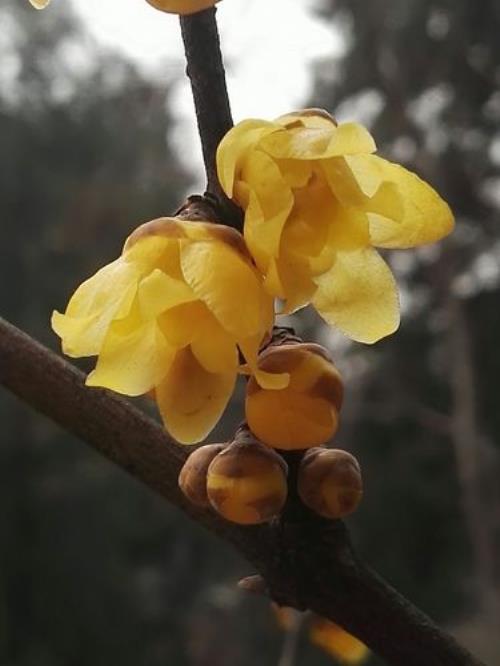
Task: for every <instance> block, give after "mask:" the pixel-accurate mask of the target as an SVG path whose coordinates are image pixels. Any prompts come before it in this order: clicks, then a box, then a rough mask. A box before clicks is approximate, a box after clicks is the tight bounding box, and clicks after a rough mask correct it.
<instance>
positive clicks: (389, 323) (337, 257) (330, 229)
mask: <svg viewBox="0 0 500 666" xmlns="http://www.w3.org/2000/svg"><path fill="white" fill-rule="evenodd" d="M375 150H376V146H375V142H374V140H373V138H372V137H371V135H370V134H369V132H368V131H367V130H366V129H365V128H364V127H362V126H361V125H358V124H357V123H343V124H340V125H338V124H337V123H336V121H335V120H334V119H333V118H332V117H331V116H330V115H329V114H327V113H326V112H325V111H322V110H318V109H306V110H304V111H299V112H296V113H290V114H288V115H285V116H281V117H280V118H278V119H277V120H275V121H274V122H267V121H265V120H244V121H243V122H241V123H239V124H238V125H236V126H235V127H234V128H233V129H231V130H230V131H229V132H228V134H227V135H226V136H225V137H224V139H223V140H222V142H221V144H220V146H219V149H218V153H217V168H218V174H219V179H220V181H221V184H222V187H223V188H224V191H225V192H226V194H227V195H228V196H229V197H231V198H233V199H234V201H236V202H237V203H238V204H239V205H240V206H241V207H242V208H243V209H244V211H245V228H244V236H245V241H246V243H247V246H248V248H249V250H250V252H251V254H252V256H253V257H254V259H255V262H256V264H257V266H258V267H259V269H260V270H261V271H262V273H263V274H264V276H265V286H266V289H267V290H268V292H269V293H270V294H271V295H273V296H275V297H278V298H281V299H283V301H284V302H285V303H284V312H286V313H290V312H293V311H295V310H297V309H298V308H300V307H302V306H304V305H306V304H308V303H312V304H313V306H314V307H315V308H316V310H317V311H318V312H319V314H320V315H321V316H322V317H323V318H324V319H325V320H326V321H327V322H328V323H329V324H330V325H333V326H336V327H338V328H339V329H340V330H341V331H343V332H344V333H345V334H346V335H348V336H349V337H351V338H353V339H355V340H358V341H361V342H367V343H371V342H375V341H377V340H379V339H380V338H383V337H384V336H386V335H389V334H390V333H392V332H394V331H395V330H396V328H397V327H398V325H399V301H398V293H397V287H396V283H395V280H394V277H393V275H392V273H391V271H390V269H389V267H388V266H387V264H386V263H385V262H384V260H383V259H382V258H381V257H380V255H379V254H378V252H377V251H376V250H375V249H374V248H409V247H414V246H417V245H422V244H425V243H431V242H434V241H436V240H439V239H440V238H442V237H443V236H445V235H446V234H448V233H449V232H450V231H451V230H452V228H453V217H452V214H451V211H450V209H449V207H448V206H447V204H446V203H445V202H444V201H443V200H442V199H441V198H440V197H439V195H438V194H437V193H436V192H435V191H434V190H433V189H432V187H430V185H427V184H426V183H425V182H423V181H422V180H421V179H420V178H419V177H418V176H416V175H415V174H413V173H412V172H410V171H408V170H407V169H404V168H403V167H401V166H399V165H397V164H393V163H391V162H388V161H387V160H384V159H382V158H381V157H378V156H376V155H373V153H374V152H375Z"/></svg>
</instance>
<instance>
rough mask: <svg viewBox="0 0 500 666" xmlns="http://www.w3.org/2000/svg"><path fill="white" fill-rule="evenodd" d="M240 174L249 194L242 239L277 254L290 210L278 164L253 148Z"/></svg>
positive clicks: (287, 188)
mask: <svg viewBox="0 0 500 666" xmlns="http://www.w3.org/2000/svg"><path fill="white" fill-rule="evenodd" d="M241 177H242V179H243V181H244V182H245V183H246V184H247V185H248V187H249V189H250V192H251V195H250V200H249V205H248V208H247V210H246V215H245V232H244V233H245V240H246V242H247V245H248V247H249V250H250V252H251V253H252V254H254V248H257V250H256V253H258V252H259V251H262V252H264V253H265V254H267V256H274V257H277V256H278V254H279V246H280V239H281V232H282V230H283V226H284V224H285V222H286V220H287V217H288V215H289V213H290V211H291V210H292V207H293V203H294V199H293V194H292V190H291V188H290V186H289V185H288V183H287V182H286V180H285V179H284V178H283V176H282V174H281V172H280V170H279V168H278V165H277V164H276V162H275V161H274V160H273V159H271V158H270V157H269V156H268V155H266V154H265V153H263V152H262V151H260V150H255V151H253V152H252V154H251V155H250V156H249V157H248V159H246V160H245V162H244V164H243V167H242V172H241Z"/></svg>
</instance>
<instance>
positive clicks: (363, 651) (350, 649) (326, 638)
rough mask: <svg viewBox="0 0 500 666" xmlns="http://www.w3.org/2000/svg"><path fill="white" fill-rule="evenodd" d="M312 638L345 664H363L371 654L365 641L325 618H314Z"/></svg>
mask: <svg viewBox="0 0 500 666" xmlns="http://www.w3.org/2000/svg"><path fill="white" fill-rule="evenodd" d="M310 638H311V643H314V644H315V645H317V646H318V647H321V648H322V649H323V650H325V651H326V652H327V653H328V654H330V655H332V656H333V657H334V658H335V659H338V660H339V661H340V662H341V663H343V664H361V663H362V662H363V661H365V660H366V659H367V657H368V656H369V654H370V651H369V649H368V648H367V647H366V645H364V643H362V642H361V641H360V640H358V639H357V638H356V637H355V636H353V635H352V634H349V633H348V632H347V631H345V630H344V629H342V627H339V626H338V625H337V624H334V623H333V622H330V621H329V620H326V619H325V618H320V617H315V618H314V620H313V623H312V625H311V629H310Z"/></svg>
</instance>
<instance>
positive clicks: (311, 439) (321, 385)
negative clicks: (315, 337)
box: [245, 343, 343, 450]
mask: <svg viewBox="0 0 500 666" xmlns="http://www.w3.org/2000/svg"><path fill="white" fill-rule="evenodd" d="M258 369H259V370H261V371H264V372H268V373H288V374H289V375H290V381H289V383H288V386H286V387H285V388H283V389H271V388H262V387H261V386H260V385H259V383H258V377H255V376H252V377H251V378H250V379H249V381H248V385H247V396H246V404H245V409H246V418H247V422H248V425H249V427H250V429H251V430H252V432H253V433H255V435H256V436H257V437H258V438H259V439H260V440H261V441H262V442H264V444H267V445H268V446H272V447H274V448H276V449H285V450H293V449H308V448H310V447H313V446H320V445H322V444H325V443H326V442H327V441H328V440H329V439H330V438H331V437H332V436H333V435H334V434H335V432H336V431H337V428H338V419H339V410H340V407H341V405H342V395H343V388H342V380H341V377H340V374H339V373H338V371H337V369H336V368H335V366H334V365H333V363H332V361H331V359H330V357H329V355H328V353H327V351H326V350H325V349H324V348H323V347H321V346H320V345H316V344H306V343H295V344H293V343H292V344H283V345H280V346H270V347H268V348H267V349H266V350H265V351H263V352H262V353H261V354H260V356H259V362H258Z"/></svg>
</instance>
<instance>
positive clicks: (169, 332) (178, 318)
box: [158, 301, 210, 349]
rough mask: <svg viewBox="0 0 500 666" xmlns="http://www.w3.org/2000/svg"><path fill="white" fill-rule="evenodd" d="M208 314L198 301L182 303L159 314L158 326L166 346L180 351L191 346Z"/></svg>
mask: <svg viewBox="0 0 500 666" xmlns="http://www.w3.org/2000/svg"><path fill="white" fill-rule="evenodd" d="M209 314H210V312H208V310H207V306H206V305H205V304H204V303H201V302H200V301H193V302H191V303H182V304H181V305H177V306H176V307H175V308H171V309H170V310H167V311H166V312H164V313H163V314H161V315H160V316H159V317H158V325H159V326H160V328H161V330H162V332H163V335H164V336H165V337H166V339H167V342H168V344H169V345H171V346H172V347H175V348H176V349H181V348H182V347H186V346H187V345H189V344H191V342H192V341H193V340H194V339H195V337H196V336H197V335H198V331H199V329H200V327H201V326H202V323H203V322H204V321H205V319H206V317H207V316H208V315H209Z"/></svg>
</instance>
